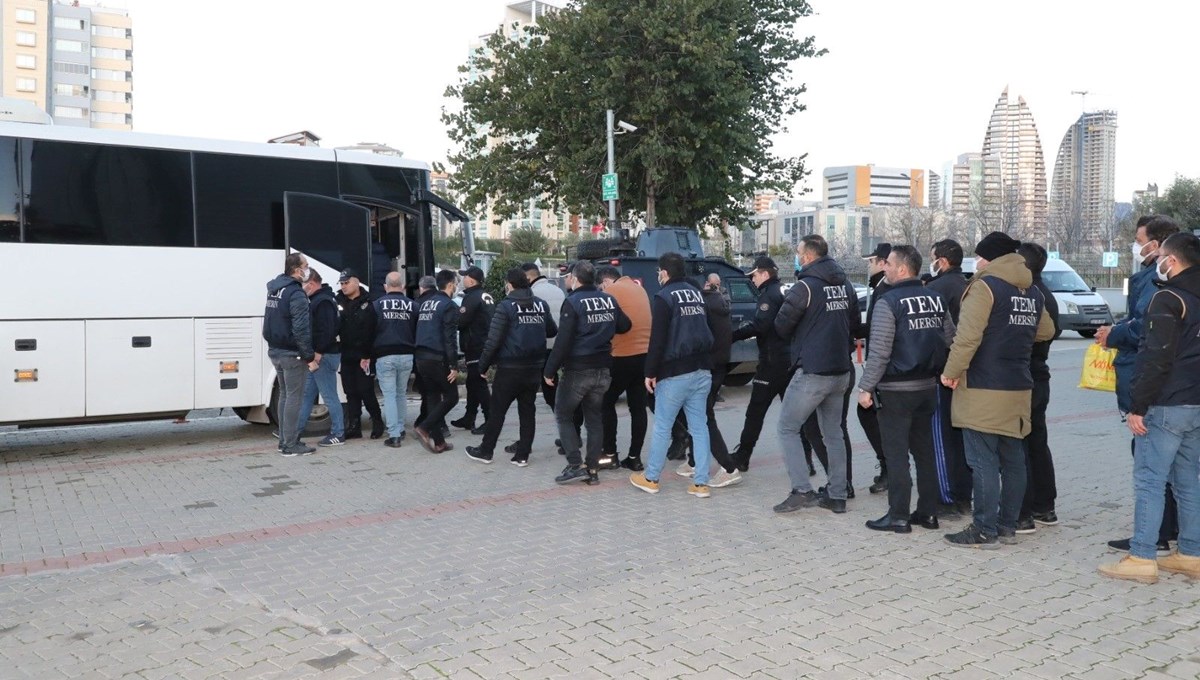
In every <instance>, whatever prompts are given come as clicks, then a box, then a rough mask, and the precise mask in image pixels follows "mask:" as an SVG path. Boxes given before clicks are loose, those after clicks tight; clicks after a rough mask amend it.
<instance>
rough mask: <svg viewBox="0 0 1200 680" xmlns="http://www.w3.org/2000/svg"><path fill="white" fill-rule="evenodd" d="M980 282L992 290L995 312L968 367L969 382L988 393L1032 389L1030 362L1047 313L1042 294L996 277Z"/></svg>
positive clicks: (986, 278)
mask: <svg viewBox="0 0 1200 680" xmlns="http://www.w3.org/2000/svg"><path fill="white" fill-rule="evenodd" d="M980 280H981V281H982V282H983V283H984V284H986V285H987V287H988V288H989V289H990V290H991V291H992V313H991V316H989V317H988V324H987V328H985V329H984V331H983V339H982V340H981V341H980V343H979V349H977V350H975V356H974V357H972V358H971V365H970V366H968V367H967V383H968V385H969V386H970V387H972V388H978V389H985V390H1010V391H1021V390H1031V389H1033V375H1032V374H1031V373H1030V372H1029V359H1030V355H1031V354H1032V352H1033V339H1034V337H1035V336H1036V335H1037V329H1038V323H1039V322H1040V321H1041V318H1042V314H1043V313H1044V312H1045V311H1046V303H1045V300H1044V299H1043V298H1042V292H1041V291H1040V290H1038V289H1037V288H1035V287H1032V286H1031V287H1029V288H1026V289H1024V290H1022V289H1020V288H1017V287H1016V286H1014V285H1012V284H1011V283H1009V282H1007V281H1005V280H1003V279H1000V278H998V277H995V276H984V277H981V278H980Z"/></svg>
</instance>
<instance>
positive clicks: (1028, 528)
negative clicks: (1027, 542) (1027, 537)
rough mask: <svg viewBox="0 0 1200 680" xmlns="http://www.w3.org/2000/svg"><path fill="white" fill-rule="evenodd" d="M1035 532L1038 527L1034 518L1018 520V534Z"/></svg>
mask: <svg viewBox="0 0 1200 680" xmlns="http://www.w3.org/2000/svg"><path fill="white" fill-rule="evenodd" d="M1035 531H1037V526H1036V525H1034V523H1033V518H1032V517H1025V518H1024V519H1018V520H1017V533H1018V534H1032V533H1033V532H1035Z"/></svg>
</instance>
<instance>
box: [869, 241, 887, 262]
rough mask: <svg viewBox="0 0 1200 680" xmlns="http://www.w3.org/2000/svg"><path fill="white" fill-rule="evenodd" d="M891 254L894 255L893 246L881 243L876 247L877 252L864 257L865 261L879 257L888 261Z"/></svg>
mask: <svg viewBox="0 0 1200 680" xmlns="http://www.w3.org/2000/svg"><path fill="white" fill-rule="evenodd" d="M891 254H892V244H890V243H880V244H879V245H877V246H875V252H873V253H867V254H866V255H863V259H864V260H869V259H871V258H872V257H877V258H879V259H881V260H886V259H887V258H888V255H891Z"/></svg>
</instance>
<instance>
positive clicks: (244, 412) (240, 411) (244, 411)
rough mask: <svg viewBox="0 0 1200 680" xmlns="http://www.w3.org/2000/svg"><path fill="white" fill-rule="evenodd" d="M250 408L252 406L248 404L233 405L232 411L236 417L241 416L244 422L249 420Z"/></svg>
mask: <svg viewBox="0 0 1200 680" xmlns="http://www.w3.org/2000/svg"><path fill="white" fill-rule="evenodd" d="M251 408H252V407H250V406H234V407H233V412H234V413H236V414H237V417H238V418H241V419H242V420H244V421H246V422H250V409H251Z"/></svg>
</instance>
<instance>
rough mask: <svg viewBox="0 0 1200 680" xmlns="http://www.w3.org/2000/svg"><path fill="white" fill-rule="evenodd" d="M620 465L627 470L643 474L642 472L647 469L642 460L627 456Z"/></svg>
mask: <svg viewBox="0 0 1200 680" xmlns="http://www.w3.org/2000/svg"><path fill="white" fill-rule="evenodd" d="M620 465H621V467H623V468H625V469H626V470H631V471H633V472H641V471H642V470H645V469H646V466H645V465H642V459H641V458H638V457H634V456H626V457H625V459H624V460H622V461H621V463H620Z"/></svg>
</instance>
